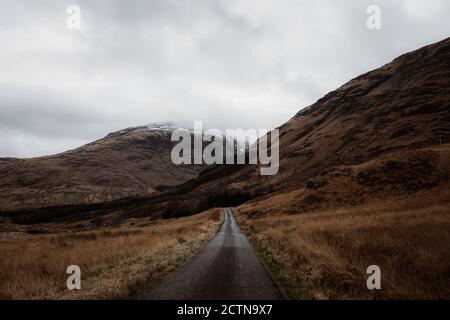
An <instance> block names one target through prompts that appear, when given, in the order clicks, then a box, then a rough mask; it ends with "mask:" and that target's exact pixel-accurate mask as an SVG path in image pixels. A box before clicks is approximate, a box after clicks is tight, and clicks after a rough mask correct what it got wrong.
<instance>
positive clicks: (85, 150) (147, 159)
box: [0, 122, 203, 210]
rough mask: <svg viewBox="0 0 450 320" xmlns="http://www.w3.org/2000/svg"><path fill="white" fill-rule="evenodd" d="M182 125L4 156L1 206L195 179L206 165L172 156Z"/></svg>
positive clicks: (74, 200) (86, 199)
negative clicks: (180, 162)
mask: <svg viewBox="0 0 450 320" xmlns="http://www.w3.org/2000/svg"><path fill="white" fill-rule="evenodd" d="M176 128H177V127H176V126H174V124H173V123H170V122H163V123H151V124H147V125H145V126H140V127H133V128H127V129H124V130H120V131H117V132H114V133H110V134H108V135H107V136H106V137H104V138H103V139H100V140H98V141H95V142H92V143H89V144H86V145H84V146H82V147H80V148H77V149H75V150H70V151H67V152H63V153H60V154H56V155H52V156H45V157H38V158H31V159H14V158H0V181H1V186H0V209H1V210H13V209H15V210H17V209H21V208H33V207H46V206H55V205H66V204H88V203H98V202H104V201H110V200H114V199H119V198H124V197H129V196H143V195H148V194H151V193H154V192H157V191H158V189H159V188H165V187H166V186H175V185H178V184H181V183H183V182H186V181H187V180H189V179H192V178H195V177H196V176H197V174H198V173H199V171H200V170H202V169H203V167H202V166H176V165H174V164H173V163H172V161H171V159H170V151H171V149H172V147H173V145H174V143H173V142H171V140H170V137H171V132H172V131H173V130H174V129H176Z"/></svg>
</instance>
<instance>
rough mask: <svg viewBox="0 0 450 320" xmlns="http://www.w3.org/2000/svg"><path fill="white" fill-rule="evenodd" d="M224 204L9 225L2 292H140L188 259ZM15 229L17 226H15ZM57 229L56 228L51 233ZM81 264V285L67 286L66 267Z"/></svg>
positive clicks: (110, 295) (91, 295)
mask: <svg viewBox="0 0 450 320" xmlns="http://www.w3.org/2000/svg"><path fill="white" fill-rule="evenodd" d="M221 220H222V215H221V210H219V209H212V210H210V211H207V212H205V213H202V214H198V215H195V216H191V217H186V218H179V219H170V220H157V221H152V220H150V219H133V220H129V221H127V222H125V223H124V224H122V225H119V226H116V227H103V228H98V229H94V230H91V231H76V232H73V231H71V230H73V229H75V227H74V226H66V228H65V229H61V228H62V227H61V225H55V226H51V225H44V226H35V227H34V228H35V229H41V231H42V232H51V233H50V234H39V235H30V234H28V233H24V232H22V231H23V230H27V227H23V226H14V225H10V226H9V228H7V227H6V226H5V225H3V226H2V229H3V230H4V231H5V230H8V232H2V233H0V256H1V257H2V258H1V259H0V270H1V273H0V298H2V299H118V298H129V297H138V296H139V294H140V293H142V291H143V290H144V289H145V290H149V289H150V288H151V287H152V286H153V285H155V283H157V282H158V281H159V280H160V279H161V277H162V276H164V275H165V274H167V273H168V272H170V271H172V270H174V269H175V268H177V267H178V266H179V265H180V264H181V263H183V262H184V261H186V259H187V258H189V257H190V256H191V255H192V254H193V253H195V252H196V251H197V250H198V249H199V248H200V246H201V245H202V244H203V243H204V242H205V241H206V240H208V239H209V238H210V237H211V236H212V235H213V234H214V233H215V231H216V230H217V228H218V225H219V224H220V222H221ZM14 230H15V231H14ZM53 232H56V233H53ZM71 264H76V265H79V266H80V268H81V271H82V290H79V291H68V290H67V287H66V280H67V277H68V275H67V274H66V268H67V267H68V266H69V265H71Z"/></svg>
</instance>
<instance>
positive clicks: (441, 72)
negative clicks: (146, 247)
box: [0, 38, 450, 219]
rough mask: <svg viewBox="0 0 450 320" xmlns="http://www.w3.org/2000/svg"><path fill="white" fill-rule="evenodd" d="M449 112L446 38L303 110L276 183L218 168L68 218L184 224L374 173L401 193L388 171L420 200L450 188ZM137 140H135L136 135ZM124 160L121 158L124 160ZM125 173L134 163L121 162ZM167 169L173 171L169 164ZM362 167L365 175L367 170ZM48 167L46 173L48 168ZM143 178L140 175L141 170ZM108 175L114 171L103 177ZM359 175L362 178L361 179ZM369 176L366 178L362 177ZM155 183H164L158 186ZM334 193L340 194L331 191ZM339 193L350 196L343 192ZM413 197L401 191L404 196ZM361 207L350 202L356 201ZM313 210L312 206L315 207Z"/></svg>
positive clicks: (284, 131) (284, 129) (246, 168)
mask: <svg viewBox="0 0 450 320" xmlns="http://www.w3.org/2000/svg"><path fill="white" fill-rule="evenodd" d="M449 108H450V38H448V39H445V40H443V41H441V42H439V43H436V44H432V45H430V46H427V47H424V48H421V49H418V50H416V51H414V52H411V53H408V54H405V55H403V56H401V57H399V58H397V59H395V60H394V61H393V62H391V63H389V64H387V65H385V66H383V67H381V68H379V69H376V70H373V71H371V72H368V73H366V74H364V75H361V76H359V77H357V78H355V79H353V80H351V81H350V82H348V83H347V84H345V85H343V86H342V87H340V88H338V89H337V90H335V91H333V92H331V93H329V94H327V95H326V96H325V97H323V98H322V99H320V100H318V101H317V102H316V103H314V104H313V105H311V106H309V107H307V108H304V109H302V110H301V111H300V112H299V113H298V114H296V115H295V116H294V117H293V118H292V119H290V120H289V121H288V122H287V123H286V124H284V125H283V126H281V127H280V128H279V129H280V170H279V173H278V174H277V175H274V176H261V175H260V168H259V165H232V166H229V165H223V166H214V167H212V168H209V169H207V170H204V171H202V172H201V173H200V174H199V176H198V178H196V179H193V180H190V181H187V182H186V183H184V184H182V185H180V186H178V187H177V188H174V189H172V190H170V191H167V192H163V193H158V194H150V195H148V196H147V195H145V194H146V193H145V192H143V193H140V194H139V195H142V197H140V198H139V199H137V198H136V199H134V200H133V201H119V202H113V203H110V204H108V208H107V209H101V210H100V211H97V210H98V209H99V207H92V208H86V207H82V208H76V207H73V208H70V209H67V210H66V211H64V213H67V212H71V213H73V214H75V215H76V213H77V212H83V214H84V213H85V212H86V210H89V212H90V216H96V215H104V214H109V212H114V215H115V216H116V217H119V218H120V217H128V216H141V215H153V216H180V215H186V214H190V213H194V212H199V211H201V210H204V209H207V208H209V207H214V206H232V205H238V204H240V203H243V202H245V201H248V200H251V199H255V201H256V202H258V201H259V200H258V199H265V198H270V197H273V196H275V195H280V194H286V195H288V194H292V192H294V193H295V191H296V190H303V189H308V188H311V187H312V188H315V189H320V188H321V186H323V185H325V184H326V183H327V180H330V181H331V180H333V181H351V183H352V185H355V181H356V182H358V181H361V179H362V180H363V182H364V179H368V180H370V179H371V177H370V174H371V173H370V171H371V170H372V169H373V170H375V171H376V172H379V171H380V170H381V171H383V170H385V171H383V172H381V174H378V176H377V177H375V179H378V178H383V177H384V178H386V179H387V180H389V181H390V182H389V183H390V184H391V186H395V185H397V182H396V181H394V180H395V179H394V180H392V179H391V178H392V177H390V176H389V175H390V173H389V172H391V173H392V172H394V171H395V177H396V179H398V180H399V181H400V180H401V179H402V170H403V169H402V168H407V169H408V174H407V176H408V178H405V179H410V180H412V179H413V178H412V173H413V172H415V170H419V171H420V174H421V177H420V181H425V182H424V184H421V183H418V185H417V186H414V187H413V189H414V190H416V191H417V190H419V189H423V188H432V187H433V186H438V185H442V184H446V183H448V179H449V178H448V176H447V173H446V172H447V171H446V169H442V167H440V166H441V164H442V162H445V157H446V155H447V153H445V152H444V153H442V152H441V151H442V150H444V149H436V150H437V151H436V150H435V149H433V148H436V147H439V146H443V145H445V144H448V143H450V111H449ZM137 132H140V130H138V131H137ZM136 134H137V133H133V135H132V136H133V137H134V136H135V135H136ZM114 140H115V138H114ZM132 140H134V138H133V139H132ZM106 141H107V140H106ZM124 143H125V141H124ZM126 143H128V142H126ZM138 144H139V143H138ZM114 145H115V144H114ZM123 147H125V145H123ZM157 150H158V152H159V155H156V153H155V154H153V157H166V156H168V155H169V154H170V150H168V149H165V148H163V147H160V149H157ZM433 150H435V151H433ZM416 151H417V152H418V155H416V154H414V152H416ZM408 152H413V153H412V154H411V153H408ZM436 152H437V153H436ZM424 154H425V156H424ZM427 154H428V155H430V156H427ZM433 154H434V156H433ZM404 155H408V157H407V159H409V160H411V161H409V160H408V161H406V162H405V161H399V160H398V161H397V162H398V163H397V164H395V165H398V166H399V167H398V168H397V169H396V170H394V171H392V170H391V169H392V168H390V167H389V166H390V165H392V163H393V162H390V163H391V164H390V165H389V166H387V167H386V165H385V163H387V162H389V161H390V160H391V158H395V159H400V160H401V158H402V157H403V156H404ZM128 156H129V155H128V154H127V157H128ZM134 156H135V157H137V158H138V159H139V157H142V154H141V153H140V152H136V153H135V154H134ZM416 158H417V159H418V160H417V159H416ZM437 158H439V159H440V160H439V161H438V162H436V161H435V159H437ZM126 159H127V158H121V161H124V160H126ZM442 159H444V160H442ZM372 160H375V162H374V163H375V164H376V165H373V166H372V165H367V166H366V165H364V164H365V163H368V162H370V161H372ZM3 161H8V160H3ZM88 164H89V162H87V163H86V165H83V168H82V169H81V167H78V169H80V170H87V168H88V167H89V166H88ZM122 165H123V166H128V165H129V164H127V163H125V162H124V163H123V164H122ZM165 165H167V166H169V168H172V165H171V163H170V162H166V163H165ZM365 166H366V167H368V168H369V169H368V170H362V171H361V168H364V167H365ZM1 168H2V169H1V170H0V172H2V173H4V172H5V168H7V166H5V165H2V166H1ZM43 168H44V169H45V170H48V168H51V167H43ZM162 168H165V167H161V170H160V171H159V172H160V174H164V173H166V176H165V177H166V178H167V175H169V174H168V173H167V172H168V171H164V170H163V169H162ZM44 169H43V170H44ZM434 169H436V170H434ZM441 169H442V170H441ZM137 170H141V167H138V169H137ZM187 170H193V169H187ZM194 170H195V168H194ZM373 170H372V171H373ZM389 170H391V171H389ZM427 170H434V171H433V177H435V174H436V172H438V173H439V172H441V173H442V172H443V173H444V176H441V177H440V178H439V179H437V180H436V181H431V182H430V179H431V178H430V177H427V176H426V172H427ZM364 171H369V172H368V173H365V172H364ZM106 172H110V170H109V169H107V170H106ZM119 172H120V171H119ZM133 172H137V171H133ZM183 172H184V171H183ZM188 172H190V171H188ZM343 172H344V173H345V174H347V178H346V179H341V180H339V179H338V180H334V177H335V176H339V175H342V173H343ZM191 173H192V175H194V173H193V172H191ZM70 174H72V175H74V174H76V173H74V172H71V173H70ZM359 174H361V175H360V176H358V175H359ZM367 174H368V175H369V176H367V177H366V175H367ZM135 175H138V173H135ZM355 175H356V178H355ZM19 176H20V175H17V177H19ZM134 177H135V176H134ZM170 177H171V176H170ZM186 177H187V175H186ZM384 178H383V179H384ZM355 179H356V180H355ZM358 179H359V180H358ZM386 179H384V180H386ZM168 180H170V179H168ZM384 180H383V181H384ZM391 180H392V181H391ZM403 180H404V179H403ZM65 181H71V179H67V180H65ZM146 181H150V180H146ZM152 181H154V180H152ZM400 182H401V181H400ZM158 183H162V180H159V181H158ZM430 183H431V184H430ZM99 185H102V183H99ZM308 185H309V186H308ZM330 185H334V182H332V183H331V184H330ZM151 186H152V187H153V186H154V184H153V185H151ZM356 187H357V188H360V187H361V188H360V190H366V191H367V190H368V191H367V192H369V193H370V192H372V191H370V190H372V189H370V188H369V187H367V186H361V185H360V184H356ZM342 188H343V189H345V185H343V186H342ZM389 188H390V187H389ZM389 188H388V189H389ZM9 190H10V191H12V192H13V191H15V190H18V195H17V196H19V195H20V196H22V199H24V200H25V198H26V197H23V193H21V191H20V189H14V187H11V188H10V189H9ZM61 190H62V192H64V190H67V188H66V187H64V186H61ZM414 190H413V191H414ZM446 190H447V189H446ZM328 191H329V192H328V194H327V199H330V198H331V199H332V198H333V197H334V196H333V195H334V193H335V191H336V189H332V190H328ZM413 191H411V189H408V188H404V189H403V191H402V192H406V193H408V192H409V193H410V192H413ZM122 195H123V194H122ZM144 195H145V196H144ZM306 195H307V194H306ZM118 196H120V195H118ZM341 198H342V197H341ZM343 198H345V197H343ZM103 199H113V197H111V196H107V197H104V198H103ZM280 199H282V198H280ZM302 199H303V196H302V197H296V198H294V199H293V201H294V203H292V208H294V210H295V208H304V207H305V206H303V204H302V203H301V202H302V201H303V200H302ZM309 200H311V199H308V201H309ZM280 201H281V200H280ZM358 201H359V200H358V199H352V201H350V202H352V203H356V202H358ZM3 203H4V202H3ZM308 206H309V205H308V204H306V207H308ZM314 206H315V204H314V205H313V206H312V207H314ZM302 210H303V209H301V210H300V211H302ZM61 212H62V211H61V210H56V209H55V210H52V211H51V212H50V213H48V214H47V213H45V212H41V213H40V214H41V216H42V217H45V219H49V218H50V217H56V216H57V217H60V216H61ZM33 215H36V213H35V212H33V211H29V212H25V213H23V215H22V216H27V217H31V216H33ZM73 216H74V215H72V217H73ZM42 219H44V218H42Z"/></svg>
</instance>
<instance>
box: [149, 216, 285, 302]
mask: <svg viewBox="0 0 450 320" xmlns="http://www.w3.org/2000/svg"><path fill="white" fill-rule="evenodd" d="M224 214H225V219H224V223H223V225H222V226H221V228H220V230H219V232H218V233H217V234H216V236H215V237H214V238H213V239H212V240H211V241H210V242H209V243H208V245H207V246H206V247H204V248H203V249H202V250H201V251H200V252H199V253H197V254H196V255H195V256H194V257H192V258H191V259H190V260H189V261H188V262H187V263H186V264H184V265H183V266H182V267H181V268H180V269H178V270H177V271H175V272H174V273H172V274H170V275H169V276H168V277H167V278H166V279H165V280H163V282H162V283H161V285H160V286H159V287H157V288H155V289H154V290H153V291H152V292H150V294H149V296H148V297H147V298H148V299H157V300H197V299H198V300H245V299H248V300H251V299H254V300H266V299H267V300H275V299H282V296H281V294H280V292H279V290H278V289H277V287H276V286H275V284H274V283H273V281H272V279H271V277H270V276H269V274H268V273H267V271H266V269H265V268H264V266H263V265H262V264H261V262H260V260H259V259H258V257H257V256H256V254H255V252H254V251H253V249H252V247H251V246H250V244H249V242H248V240H247V238H246V237H245V235H244V234H242V233H241V231H240V230H239V227H238V225H237V224H236V220H235V219H234V217H233V213H232V212H231V210H230V209H229V208H225V209H224Z"/></svg>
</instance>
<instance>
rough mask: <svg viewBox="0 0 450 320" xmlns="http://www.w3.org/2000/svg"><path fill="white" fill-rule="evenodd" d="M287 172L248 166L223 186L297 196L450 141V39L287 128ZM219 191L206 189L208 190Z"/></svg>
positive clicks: (374, 75) (349, 87)
mask: <svg viewBox="0 0 450 320" xmlns="http://www.w3.org/2000/svg"><path fill="white" fill-rule="evenodd" d="M279 129H280V170H279V173H278V174H277V175H275V176H269V177H261V176H260V175H259V168H258V167H257V166H246V167H242V168H241V169H240V170H238V171H237V172H235V173H233V174H232V175H230V176H229V177H228V178H227V179H226V181H224V180H223V179H222V178H221V179H220V181H213V180H211V181H210V182H209V183H210V184H214V185H221V187H222V188H223V187H225V186H226V187H228V188H235V189H241V190H254V189H257V188H266V189H270V190H280V189H285V190H290V189H298V188H301V187H304V186H306V184H307V181H308V180H309V179H311V178H314V177H316V176H318V175H321V174H325V173H326V171H327V170H329V169H331V168H334V167H336V166H342V165H347V166H349V165H358V164H362V163H365V162H367V161H369V160H372V159H376V158H379V157H382V156H384V155H387V154H392V153H395V152H401V151H408V150H409V151H411V150H418V149H420V148H425V147H429V146H433V145H440V144H446V143H449V142H450V38H448V39H445V40H443V41H441V42H439V43H436V44H433V45H430V46H427V47H424V48H422V49H419V50H416V51H414V52H411V53H408V54H405V55H403V56H401V57H399V58H397V59H395V60H394V61H393V62H391V63H389V64H387V65H385V66H383V67H381V68H379V69H376V70H374V71H371V72H368V73H366V74H364V75H361V76H359V77H357V78H355V79H353V80H351V81H350V82H348V83H347V84H345V85H343V86H342V87H340V88H338V89H337V90H335V91H333V92H331V93H329V94H327V95H326V96H325V97H323V98H321V99H320V100H318V101H317V102H316V103H314V104H313V105H311V106H309V107H307V108H304V109H302V110H301V111H299V112H298V113H297V114H296V115H295V116H294V117H293V118H292V119H290V120H289V121H288V122H287V123H285V124H284V125H283V126H281V127H280V128H279ZM211 188H212V186H210V185H205V189H211Z"/></svg>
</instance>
